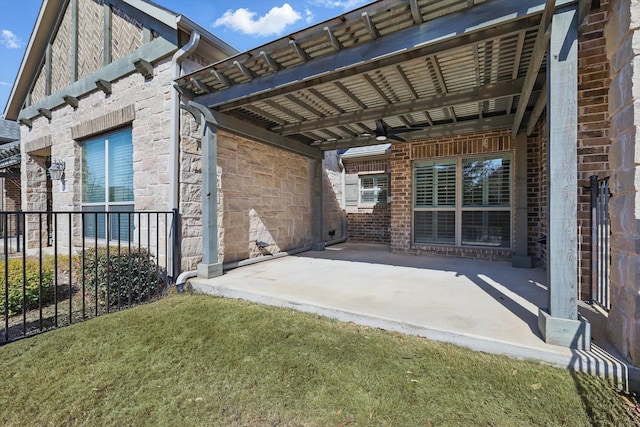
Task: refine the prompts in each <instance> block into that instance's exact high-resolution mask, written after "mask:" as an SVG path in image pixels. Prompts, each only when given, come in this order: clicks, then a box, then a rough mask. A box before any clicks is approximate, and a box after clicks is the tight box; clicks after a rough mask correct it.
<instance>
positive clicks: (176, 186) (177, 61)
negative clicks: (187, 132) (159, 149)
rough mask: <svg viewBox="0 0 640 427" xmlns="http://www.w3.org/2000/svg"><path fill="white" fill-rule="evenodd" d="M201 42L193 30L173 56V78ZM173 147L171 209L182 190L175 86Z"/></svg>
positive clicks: (172, 100)
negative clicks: (185, 42) (179, 178)
mask: <svg viewBox="0 0 640 427" xmlns="http://www.w3.org/2000/svg"><path fill="white" fill-rule="evenodd" d="M199 43H200V33H198V32H197V31H193V32H192V33H191V38H190V39H189V42H188V43H187V44H186V45H184V46H182V47H181V48H180V49H178V51H177V52H176V53H174V54H173V58H171V80H175V79H177V78H179V77H180V74H181V72H182V66H181V63H182V59H183V58H184V57H185V56H186V55H189V54H190V53H191V52H193V51H194V50H196V48H197V47H198V44H199ZM170 144H171V146H170V147H171V148H170V152H169V162H170V168H169V170H170V171H171V172H170V177H169V181H170V188H169V203H170V205H171V206H170V208H171V209H178V208H179V206H178V194H179V192H180V183H179V180H178V174H179V173H180V158H179V156H178V154H179V152H180V94H179V93H178V91H177V90H176V89H175V88H173V90H172V91H171V141H170Z"/></svg>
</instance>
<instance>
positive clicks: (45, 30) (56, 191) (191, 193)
mask: <svg viewBox="0 0 640 427" xmlns="http://www.w3.org/2000/svg"><path fill="white" fill-rule="evenodd" d="M192 33H197V34H198V36H197V37H194V39H190V37H191V35H192ZM185 46H186V48H185ZM234 52H235V50H234V49H233V48H232V47H231V46H229V45H227V44H226V43H224V42H223V41H221V40H220V39H218V38H217V37H215V36H213V35H212V34H210V33H209V32H207V31H206V30H204V29H202V28H201V27H200V26H199V25H197V24H195V23H194V22H193V21H191V20H189V19H188V18H187V17H185V16H182V15H178V14H175V13H173V12H171V11H168V10H165V9H163V8H160V7H158V6H156V5H154V4H152V3H150V2H146V1H138V0H132V1H102V0H96V1H93V0H71V1H62V2H60V1H44V2H43V3H42V7H41V10H40V13H39V15H38V20H37V23H36V27H35V29H34V31H33V34H32V36H31V39H30V41H29V45H28V48H27V52H26V54H25V57H24V59H23V61H22V64H21V67H20V71H19V75H18V77H17V79H16V82H15V84H14V87H13V90H12V93H11V97H10V100H9V102H8V104H7V107H6V111H5V115H6V117H7V118H9V119H12V120H17V121H19V122H20V124H21V125H22V126H21V127H20V128H21V129H20V132H21V138H20V139H21V152H22V161H21V163H20V164H19V166H20V170H21V174H22V186H23V192H22V207H23V209H24V210H25V211H33V212H38V211H47V210H53V211H70V210H73V211H81V210H84V211H87V210H88V211H112V212H113V211H125V212H126V211H134V210H137V211H171V210H172V209H178V208H179V207H181V206H182V207H183V208H182V209H183V210H185V209H186V211H187V215H185V218H184V220H183V224H185V227H191V228H193V227H194V224H193V218H192V217H190V216H189V212H190V211H189V209H187V208H184V206H187V207H188V206H189V204H190V203H193V202H194V200H195V201H196V202H197V203H199V199H198V197H199V192H197V190H196V189H192V188H190V187H189V186H190V184H189V181H190V180H189V178H188V177H189V176H190V174H192V173H193V167H194V166H193V159H192V158H191V157H192V155H191V153H190V152H189V150H190V149H193V147H188V146H187V147H186V148H185V147H184V146H181V145H180V139H179V130H180V120H181V115H180V110H179V107H178V105H177V103H178V102H179V100H178V96H177V94H176V93H175V91H174V90H173V89H172V86H171V84H172V79H174V78H175V77H177V76H179V75H180V74H181V73H183V72H184V71H185V70H187V71H189V70H193V69H197V68H199V67H201V66H203V65H205V64H207V63H210V62H215V61H217V60H219V59H222V58H225V57H227V56H228V55H229V54H232V53H234ZM184 114H186V113H184ZM178 146H180V147H178ZM52 163H55V164H57V165H58V166H60V167H62V168H63V169H64V175H63V179H62V180H61V181H55V182H54V181H52V180H51V179H50V177H49V175H48V172H47V170H48V169H49V168H50V167H51V164H52ZM173 165H176V166H175V167H174V166H173ZM178 168H180V171H178ZM173 171H175V172H173ZM179 173H182V174H183V175H184V176H185V177H187V179H186V182H185V179H182V180H181V182H180V183H178V179H179V178H180V177H179V176H178V174H179ZM191 181H194V180H193V179H191ZM105 188H108V189H109V191H108V193H107V194H105ZM181 193H182V194H184V197H182V199H180V194H181ZM18 206H20V205H19V204H18ZM38 220H39V218H38V217H37V216H27V224H26V230H27V234H28V238H27V241H28V245H29V247H30V248H37V247H38V246H39V245H40V244H42V241H43V240H45V238H46V240H47V241H48V242H47V243H45V246H46V245H47V244H50V243H51V242H50V240H49V238H50V236H51V233H52V232H53V228H54V226H53V224H49V222H51V221H52V219H51V217H50V216H48V217H47V219H46V220H47V224H46V227H45V230H47V231H42V227H40V225H39V224H38ZM97 221H101V220H100V219H98V220H97ZM199 221H200V218H199V215H198V218H197V222H199ZM96 226H97V227H99V228H100V227H102V226H100V224H97V225H96V224H94V225H93V228H95V227H96ZM121 227H128V228H131V229H134V228H138V227H146V228H152V227H153V226H152V225H150V224H147V225H146V226H145V225H144V224H128V225H125V226H121ZM64 228H68V227H62V226H59V227H58V230H57V232H58V233H59V234H58V236H59V240H60V242H61V243H60V244H62V245H66V246H68V243H62V242H67V241H68V239H66V238H65V237H64V236H66V235H68V233H69V232H71V233H72V235H73V241H72V243H71V244H72V245H73V246H75V247H79V246H80V241H81V240H82V238H83V235H85V234H87V233H88V232H87V231H86V230H85V231H82V230H81V229H80V225H79V222H78V224H76V225H74V226H73V229H72V230H64ZM88 228H92V225H88ZM157 228H160V226H159V225H158V226H157ZM105 231H106V230H104V229H102V230H101V231H100V234H101V235H100V238H104V237H105V236H104V235H103V233H104V232H105ZM120 231H122V230H120ZM152 231H153V230H152ZM45 232H46V233H47V234H48V236H47V237H45V236H43V235H42V234H43V233H45ZM163 232H164V231H163ZM185 234H186V235H187V236H189V235H188V234H187V233H185ZM192 235H193V234H192ZM84 237H86V236H84ZM198 238H199V236H198ZM183 243H184V244H185V248H184V249H183V253H184V258H183V259H184V262H185V263H186V264H187V265H188V264H189V263H191V264H193V263H194V262H195V261H194V259H196V258H197V251H194V249H193V247H194V244H193V243H192V242H190V241H189V238H185V239H184V240H183ZM169 255H170V254H168V253H159V254H158V256H159V257H160V258H163V257H165V256H169Z"/></svg>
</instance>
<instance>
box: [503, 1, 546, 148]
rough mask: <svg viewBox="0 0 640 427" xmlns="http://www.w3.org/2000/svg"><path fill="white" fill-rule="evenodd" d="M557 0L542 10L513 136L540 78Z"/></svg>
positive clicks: (512, 131)
mask: <svg viewBox="0 0 640 427" xmlns="http://www.w3.org/2000/svg"><path fill="white" fill-rule="evenodd" d="M555 4H556V0H546V4H545V7H544V11H543V12H542V18H541V19H540V25H539V27H538V34H537V35H536V41H535V44H534V45H533V54H532V55H531V61H530V62H529V68H528V69H527V75H526V77H525V83H524V87H523V88H522V93H521V94H520V99H519V100H518V108H517V109H516V117H515V120H514V122H513V127H512V128H511V136H512V137H514V138H515V136H516V135H517V134H518V132H519V130H520V125H521V124H522V119H523V118H524V113H525V110H526V109H527V104H528V103H529V98H530V97H531V92H533V85H534V83H535V81H536V79H537V78H538V73H539V72H540V66H541V65H542V61H543V60H544V57H545V56H546V54H547V47H548V46H549V39H550V34H549V31H548V29H549V27H550V25H551V19H552V18H553V11H554V9H555Z"/></svg>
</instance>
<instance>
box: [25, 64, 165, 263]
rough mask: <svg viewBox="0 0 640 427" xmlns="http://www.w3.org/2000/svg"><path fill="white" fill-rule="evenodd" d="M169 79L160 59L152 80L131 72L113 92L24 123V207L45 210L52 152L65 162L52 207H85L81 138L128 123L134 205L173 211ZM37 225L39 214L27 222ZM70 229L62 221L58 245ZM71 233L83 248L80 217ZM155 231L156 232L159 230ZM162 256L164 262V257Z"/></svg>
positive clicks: (114, 84)
mask: <svg viewBox="0 0 640 427" xmlns="http://www.w3.org/2000/svg"><path fill="white" fill-rule="evenodd" d="M170 82H171V69H170V59H166V60H164V61H162V62H160V63H158V64H156V67H155V71H154V77H153V78H152V79H147V80H145V78H144V77H143V76H142V75H140V74H138V73H134V74H131V75H129V76H126V77H123V78H121V79H119V80H117V81H114V82H112V93H111V94H110V95H105V94H104V93H103V92H101V91H94V92H92V93H90V94H88V95H87V96H85V97H83V98H81V99H80V102H79V105H78V108H77V109H73V108H72V107H70V106H64V107H61V108H57V109H55V110H53V111H52V119H51V121H49V120H47V119H46V118H44V117H38V118H36V119H34V121H33V126H32V128H31V129H29V128H27V127H25V126H21V149H22V164H21V172H22V175H21V176H22V181H23V188H24V189H25V191H24V192H23V195H22V198H23V199H22V202H23V209H25V210H36V211H44V210H46V209H47V182H49V185H51V182H50V181H49V180H48V178H47V174H46V168H47V158H48V157H49V156H50V157H51V158H52V159H54V160H63V161H64V162H65V173H64V180H63V181H60V182H54V183H52V184H53V185H52V186H51V193H52V194H51V196H52V208H53V210H55V211H71V210H81V209H82V164H81V161H82V155H81V153H82V142H83V141H84V140H86V139H87V138H91V137H92V136H96V135H99V134H101V133H104V132H107V131H112V130H115V129H118V128H122V127H130V128H131V130H132V140H133V171H134V202H135V210H137V211H152V210H153V211H167V210H169V208H170V207H169V200H168V193H169V168H170V165H169V133H170V132H169V131H170V117H169V111H170V109H169V105H170V104H169V100H170V95H171V94H170V91H171V90H172V89H171V86H170ZM41 141H45V142H47V141H48V143H46V144H42V143H40V142H41ZM37 226H38V224H37V219H36V218H33V219H31V220H28V221H27V227H29V228H30V229H31V230H32V232H31V233H32V234H33V233H34V231H33V230H35V229H36V228H37ZM136 227H138V228H141V230H140V231H141V233H142V235H143V236H144V235H146V233H147V228H146V227H147V225H146V224H145V223H141V224H136ZM67 229H68V226H62V225H61V226H59V230H58V232H59V234H58V236H59V239H58V241H59V242H60V243H59V245H60V246H59V248H60V249H65V248H66V246H68V244H67V243H66V242H68V238H67V237H66V236H68V234H66V233H67V231H66V230H67ZM136 231H137V230H136ZM72 233H73V244H74V245H76V246H77V247H80V245H81V240H82V235H81V234H82V233H81V227H80V223H79V221H77V224H75V225H74V226H73V227H72ZM152 235H153V236H155V230H153V231H152ZM161 238H164V235H161ZM29 245H30V246H31V247H37V245H38V243H37V236H36V235H33V236H30V243H29ZM162 256H164V255H162ZM161 261H162V262H164V259H163V258H162V257H161Z"/></svg>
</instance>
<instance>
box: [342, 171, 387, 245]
mask: <svg viewBox="0 0 640 427" xmlns="http://www.w3.org/2000/svg"><path fill="white" fill-rule="evenodd" d="M344 167H345V173H347V174H358V173H363V172H367V173H372V172H379V173H389V172H390V170H391V167H390V161H389V159H374V160H363V161H355V160H347V159H345V160H344ZM391 195H392V197H393V193H391ZM346 213H347V235H348V236H349V241H350V242H363V243H382V244H389V229H390V226H391V207H390V205H388V204H382V203H381V204H377V205H375V206H367V207H363V206H358V207H347V208H346Z"/></svg>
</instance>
